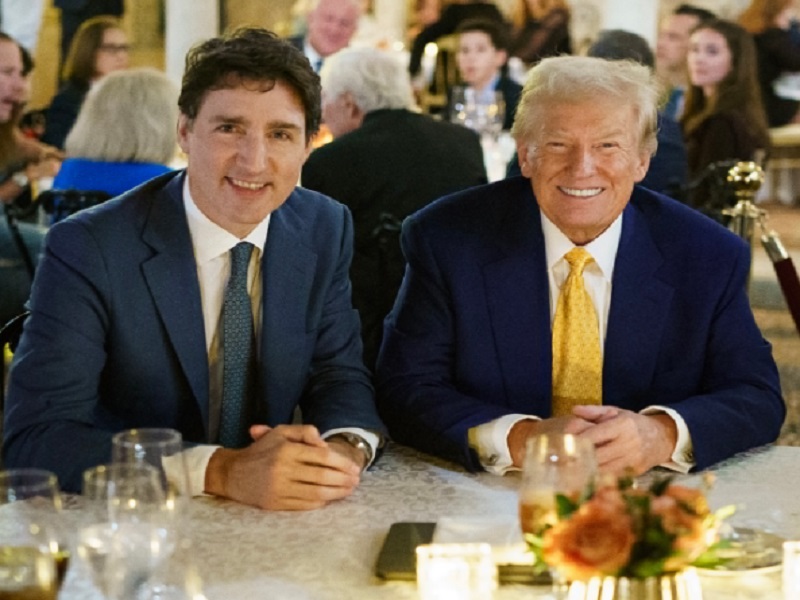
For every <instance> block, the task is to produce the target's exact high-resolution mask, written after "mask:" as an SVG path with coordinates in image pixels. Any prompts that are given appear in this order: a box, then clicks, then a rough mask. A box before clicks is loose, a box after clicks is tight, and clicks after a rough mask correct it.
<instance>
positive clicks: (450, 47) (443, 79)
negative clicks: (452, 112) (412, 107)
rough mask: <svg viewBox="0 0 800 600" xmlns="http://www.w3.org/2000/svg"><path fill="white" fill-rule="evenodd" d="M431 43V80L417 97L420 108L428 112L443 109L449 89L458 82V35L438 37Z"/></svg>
mask: <svg viewBox="0 0 800 600" xmlns="http://www.w3.org/2000/svg"><path fill="white" fill-rule="evenodd" d="M433 45H435V46H436V62H435V63H434V67H433V77H432V81H431V83H430V85H429V86H427V87H426V88H425V89H424V90H423V91H422V93H421V94H420V99H419V104H420V108H422V111H423V112H425V113H428V114H434V113H438V112H440V111H441V110H443V109H444V107H445V106H447V99H448V95H449V93H450V90H451V89H452V87H453V86H454V85H458V84H459V82H460V77H459V74H458V67H457V66H456V52H458V36H457V35H446V36H444V37H441V38H439V39H438V40H437V41H436V43H435V44H433Z"/></svg>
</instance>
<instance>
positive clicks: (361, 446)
mask: <svg viewBox="0 0 800 600" xmlns="http://www.w3.org/2000/svg"><path fill="white" fill-rule="evenodd" d="M327 439H328V440H335V439H339V440H342V441H345V442H347V443H348V444H350V445H351V446H352V447H353V448H356V449H358V450H361V452H363V453H364V457H365V458H366V459H367V460H366V461H365V462H364V468H365V469H366V468H367V466H369V463H371V462H372V456H373V453H372V446H370V445H369V444H368V443H367V440H365V439H364V438H362V437H361V436H360V435H358V434H356V433H351V432H349V431H342V432H339V433H334V434H333V435H332V436H330V437H328V438H327Z"/></svg>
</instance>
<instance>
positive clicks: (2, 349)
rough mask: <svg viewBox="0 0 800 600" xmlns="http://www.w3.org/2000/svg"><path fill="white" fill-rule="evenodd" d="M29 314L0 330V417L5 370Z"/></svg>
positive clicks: (27, 312) (12, 320)
mask: <svg viewBox="0 0 800 600" xmlns="http://www.w3.org/2000/svg"><path fill="white" fill-rule="evenodd" d="M29 314H31V313H30V311H27V310H26V311H25V312H23V313H20V314H18V315H17V316H15V317H14V318H13V319H11V320H10V321H8V322H7V323H6V324H5V325H3V327H2V328H0V355H2V357H3V365H2V369H0V415H1V414H2V412H3V409H4V408H5V401H6V369H7V368H8V363H9V359H10V358H11V356H12V355H13V354H14V352H15V351H16V349H17V344H19V338H20V337H21V336H22V327H23V325H24V324H25V319H27V318H28V315H29ZM0 439H2V438H0Z"/></svg>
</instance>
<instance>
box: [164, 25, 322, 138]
mask: <svg viewBox="0 0 800 600" xmlns="http://www.w3.org/2000/svg"><path fill="white" fill-rule="evenodd" d="M243 82H244V83H246V82H258V83H262V84H267V86H268V87H267V89H272V86H273V85H274V84H275V83H276V82H281V83H283V84H286V85H288V86H289V87H290V88H292V89H293V90H294V91H295V92H296V93H297V95H298V97H299V98H300V101H301V103H302V104H303V108H304V109H305V116H306V140H307V141H308V140H310V139H311V138H312V137H313V135H314V134H315V133H316V132H317V130H318V129H319V124H320V119H321V112H322V109H321V105H320V102H321V100H320V97H321V88H320V83H319V76H318V75H317V74H316V73H315V72H314V70H313V69H312V68H311V64H310V63H309V62H308V59H307V58H306V57H305V55H304V54H303V53H302V52H301V51H300V50H298V49H297V48H295V47H294V46H293V45H291V44H290V43H289V42H287V41H285V40H282V39H280V38H279V37H278V36H277V35H275V34H274V33H272V32H271V31H267V30H266V29H260V28H243V29H237V30H236V31H233V32H232V33H230V34H226V35H223V36H220V37H216V38H212V39H210V40H207V41H205V42H202V43H200V44H198V45H197V46H195V47H194V48H192V49H191V50H189V53H188V54H187V55H186V68H185V70H184V74H183V81H182V83H181V93H180V97H179V98H178V107H179V108H180V110H181V112H182V113H183V114H184V115H186V116H187V117H188V118H189V119H194V118H195V117H196V116H197V113H198V112H199V111H200V106H201V105H202V104H203V100H204V99H205V96H206V94H207V93H208V92H210V91H212V90H220V89H227V88H233V87H238V86H239V85H240V84H242V83H243Z"/></svg>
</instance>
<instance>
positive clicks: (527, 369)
mask: <svg viewBox="0 0 800 600" xmlns="http://www.w3.org/2000/svg"><path fill="white" fill-rule="evenodd" d="M522 181H524V183H525V188H526V191H524V192H517V193H514V192H513V191H512V192H510V193H509V194H508V197H509V198H514V200H513V201H510V202H500V203H498V204H500V205H502V206H503V207H504V208H505V207H507V210H506V212H505V214H503V215H502V216H501V218H500V219H498V227H497V231H496V234H495V236H494V239H496V240H498V245H497V248H496V254H495V255H494V256H493V257H491V258H490V260H489V261H487V263H485V265H484V267H483V274H484V281H485V289H486V296H487V304H488V309H489V317H490V319H491V325H492V331H493V333H494V335H495V340H494V341H495V348H497V353H498V356H499V361H500V370H501V372H502V377H503V381H504V384H505V387H506V390H507V392H506V395H507V400H508V402H509V406H510V407H511V408H512V409H513V410H515V411H518V412H523V413H531V412H533V411H536V412H534V414H543V412H544V411H545V410H549V398H550V381H551V373H550V371H551V366H550V365H551V347H550V296H549V287H548V281H547V265H546V260H545V251H544V236H543V234H542V226H541V220H540V216H539V209H538V207H537V205H536V202H535V201H534V199H533V195H532V193H531V189H530V183H528V180H527V179H524V180H522ZM520 196H521V197H522V198H523V199H522V201H519V200H518V199H519V198H520ZM511 390H514V392H513V394H512V392H511ZM542 398H545V399H548V401H547V402H545V403H541V402H540V401H539V400H540V399H542Z"/></svg>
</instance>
